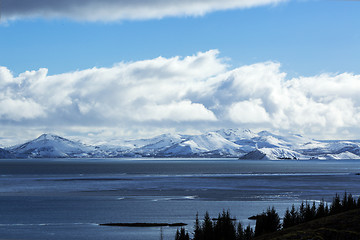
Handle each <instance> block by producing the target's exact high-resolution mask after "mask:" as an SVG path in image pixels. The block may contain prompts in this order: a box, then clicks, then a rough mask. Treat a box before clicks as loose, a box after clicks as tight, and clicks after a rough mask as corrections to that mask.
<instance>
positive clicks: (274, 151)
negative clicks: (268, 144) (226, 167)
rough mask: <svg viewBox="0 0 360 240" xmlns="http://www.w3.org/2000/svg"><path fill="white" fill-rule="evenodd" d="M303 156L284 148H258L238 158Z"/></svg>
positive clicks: (257, 158) (288, 158)
mask: <svg viewBox="0 0 360 240" xmlns="http://www.w3.org/2000/svg"><path fill="white" fill-rule="evenodd" d="M304 158H305V157H304V156H302V155H301V154H299V153H297V152H295V151H292V150H289V149H286V148H259V149H256V150H254V151H252V152H250V153H248V154H246V155H244V156H242V157H240V159H253V160H290V159H304Z"/></svg>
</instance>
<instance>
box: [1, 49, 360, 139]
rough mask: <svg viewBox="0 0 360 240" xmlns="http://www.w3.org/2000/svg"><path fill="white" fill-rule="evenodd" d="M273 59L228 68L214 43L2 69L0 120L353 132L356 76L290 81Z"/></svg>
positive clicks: (141, 130) (126, 130)
mask: <svg viewBox="0 0 360 240" xmlns="http://www.w3.org/2000/svg"><path fill="white" fill-rule="evenodd" d="M280 67H281V66H280V64H279V63H276V62H261V63H257V64H252V65H245V66H240V67H237V68H231V67H230V66H228V65H227V64H226V61H224V59H222V58H220V57H219V52H218V51H217V50H210V51H207V52H200V53H197V54H195V55H193V56H187V57H173V58H163V57H158V58H155V59H150V60H144V61H137V62H130V63H119V64H116V65H114V66H113V67H109V68H92V69H86V70H82V71H75V72H69V73H64V74H59V75H48V71H47V69H39V70H36V71H26V72H24V73H21V74H19V75H18V76H14V75H13V74H12V73H11V71H10V70H9V69H8V68H6V67H0V124H1V125H2V126H3V129H2V131H4V129H6V128H9V129H10V128H11V127H16V126H18V127H23V128H27V129H32V128H34V129H39V131H43V130H44V129H47V128H48V129H64V131H65V132H66V131H68V133H69V132H73V133H74V134H75V133H76V132H77V133H79V132H83V133H86V134H88V133H91V134H93V133H94V132H96V131H98V132H97V133H95V135H96V134H100V133H99V132H101V134H105V135H112V133H111V132H117V134H118V135H135V136H133V137H137V135H140V136H141V135H146V134H150V135H153V134H159V133H163V132H168V131H176V132H186V131H190V130H189V129H193V130H194V129H196V130H199V131H200V130H207V129H214V128H226V127H249V128H268V129H269V128H272V129H280V130H284V131H294V132H302V133H305V134H310V135H318V136H320V137H321V135H322V134H324V133H328V134H330V133H331V134H335V135H336V134H337V135H339V136H342V138H344V131H345V130H347V131H350V132H353V133H354V132H359V126H360V95H359V91H360V75H354V74H351V73H341V74H321V75H316V76H311V77H297V78H291V79H288V78H287V75H286V73H284V72H282V71H281V70H280ZM1 133H3V132H1ZM341 134H343V135H341ZM345 134H346V132H345ZM65 135H66V134H65ZM95 135H94V136H95ZM345 136H346V135H345ZM32 137H33V136H32Z"/></svg>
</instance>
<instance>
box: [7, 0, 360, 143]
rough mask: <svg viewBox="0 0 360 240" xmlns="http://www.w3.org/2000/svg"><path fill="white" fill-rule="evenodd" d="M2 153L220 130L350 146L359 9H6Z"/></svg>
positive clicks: (113, 5) (189, 3)
mask: <svg viewBox="0 0 360 240" xmlns="http://www.w3.org/2000/svg"><path fill="white" fill-rule="evenodd" d="M0 9H1V22H0V126H1V127H0V146H10V145H12V144H16V143H20V142H23V141H25V140H29V139H32V138H35V137H37V136H38V135H40V134H42V133H44V132H47V133H49V132H50V133H55V134H59V135H61V136H64V137H70V138H72V139H74V138H75V139H80V140H82V141H85V142H87V143H97V142H99V141H101V142H104V141H105V142H112V141H116V140H117V139H136V138H146V137H153V136H156V135H159V134H163V133H183V134H199V133H203V132H206V131H210V130H215V129H220V128H250V129H253V130H255V131H259V130H270V131H274V132H292V133H300V134H303V135H306V136H309V137H313V138H315V139H360V94H359V92H360V69H359V66H360V64H359V63H360V44H359V42H360V28H359V26H360V17H359V12H360V1H330V0H329V1H327V0H223V1H217V0H183V1H175V0H102V1H100V0H81V1H80V0H78V1H76V0H64V1H56V0H47V1H42V0H32V1H28V0H2V1H1V6H0Z"/></svg>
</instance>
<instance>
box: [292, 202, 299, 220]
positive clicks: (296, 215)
mask: <svg viewBox="0 0 360 240" xmlns="http://www.w3.org/2000/svg"><path fill="white" fill-rule="evenodd" d="M290 215H291V222H292V224H294V225H296V224H299V222H300V219H299V212H298V211H297V210H296V209H295V205H294V204H293V205H292V206H291V211H290Z"/></svg>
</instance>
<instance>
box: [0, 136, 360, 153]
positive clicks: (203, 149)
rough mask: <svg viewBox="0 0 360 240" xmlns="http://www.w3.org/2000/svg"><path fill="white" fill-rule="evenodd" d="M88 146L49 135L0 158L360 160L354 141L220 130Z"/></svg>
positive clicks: (8, 150) (15, 148) (2, 151)
mask: <svg viewBox="0 0 360 240" xmlns="http://www.w3.org/2000/svg"><path fill="white" fill-rule="evenodd" d="M118 142H121V144H120V145H113V146H111V145H101V146H88V145H85V144H82V143H80V142H75V141H71V140H68V139H65V138H62V137H59V136H56V135H52V134H43V135H41V136H40V137H38V138H37V139H34V140H32V141H29V142H26V143H24V144H21V145H18V146H14V147H9V148H6V149H0V158H11V157H17V158H60V157H63V158H64V157H66V158H80V157H102V158H109V157H241V158H242V159H272V160H280V159H360V142H359V141H315V140H312V139H309V138H306V137H303V136H301V135H296V134H286V135H280V134H273V133H271V132H268V131H262V132H259V133H254V132H252V131H251V130H248V129H221V130H217V131H212V132H208V133H205V134H200V135H179V134H163V135H160V136H157V137H154V138H149V139H139V140H127V141H118Z"/></svg>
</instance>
